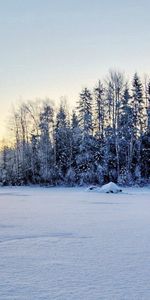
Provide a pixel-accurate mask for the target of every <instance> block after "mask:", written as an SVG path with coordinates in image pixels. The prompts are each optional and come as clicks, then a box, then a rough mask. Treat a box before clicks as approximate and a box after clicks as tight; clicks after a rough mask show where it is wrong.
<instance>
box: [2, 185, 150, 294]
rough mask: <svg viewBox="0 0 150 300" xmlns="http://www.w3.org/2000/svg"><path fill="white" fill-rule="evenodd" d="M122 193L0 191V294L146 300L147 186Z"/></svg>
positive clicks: (149, 260)
mask: <svg viewBox="0 0 150 300" xmlns="http://www.w3.org/2000/svg"><path fill="white" fill-rule="evenodd" d="M124 190H125V193H122V194H101V193H85V189H84V188H39V187H18V188H17V187H8V188H0V299H1V300H39V299H41V300H55V299H57V300H58V299H59V300H72V299H73V300H80V299H82V300H86V299H87V300H101V299H102V300H105V299H109V300H110V299H113V300H118V299H119V300H125V299H127V300H128V299H130V300H134V299H135V300H138V299H139V300H148V299H150V268H149V264H150V189H149V188H128V189H124Z"/></svg>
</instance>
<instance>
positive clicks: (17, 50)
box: [0, 0, 150, 132]
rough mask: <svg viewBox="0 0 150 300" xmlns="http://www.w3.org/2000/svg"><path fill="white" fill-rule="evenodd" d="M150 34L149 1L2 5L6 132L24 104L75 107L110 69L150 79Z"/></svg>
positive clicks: (28, 0) (1, 93) (9, 0)
mask: <svg viewBox="0 0 150 300" xmlns="http://www.w3.org/2000/svg"><path fill="white" fill-rule="evenodd" d="M149 32H150V1H149V0H136V1H135V0H133V1H132V0H126V1H121V0H120V1H119V0H114V1H112V0H0V108H1V121H0V126H1V128H2V125H3V123H4V119H5V116H6V115H7V110H8V108H9V107H10V106H11V103H15V101H16V100H18V99H20V98H23V99H34V98H36V97H41V98H44V97H45V96H49V97H50V98H52V99H54V100H56V101H58V100H59V98H60V97H61V96H67V98H68V101H69V102H70V104H71V103H74V101H75V99H76V98H77V97H78V93H79V92H80V90H81V88H82V87H84V86H85V85H87V86H89V87H92V86H93V84H95V82H96V81H97V80H98V79H99V78H100V77H104V76H105V74H106V73H107V71H108V69H109V68H117V69H120V70H123V71H126V72H127V73H130V74H131V75H132V73H134V72H135V71H138V72H141V73H142V74H143V73H149V67H150V33H149ZM1 132H2V129H1Z"/></svg>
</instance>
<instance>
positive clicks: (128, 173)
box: [0, 71, 150, 185]
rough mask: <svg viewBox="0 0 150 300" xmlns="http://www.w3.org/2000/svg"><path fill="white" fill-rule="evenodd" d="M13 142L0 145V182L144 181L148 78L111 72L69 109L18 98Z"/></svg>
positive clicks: (148, 156) (149, 161) (148, 159)
mask: <svg viewBox="0 0 150 300" xmlns="http://www.w3.org/2000/svg"><path fill="white" fill-rule="evenodd" d="M10 135H11V141H13V144H12V146H10V145H9V146H8V145H5V144H4V145H3V147H2V150H1V168H0V182H1V183H2V184H3V185H6V184H12V185H20V184H29V183H32V184H50V185H58V184H66V185H76V184H77V185H83V184H100V185H101V184H103V183H106V182H108V181H114V182H118V183H121V184H134V183H136V184H142V183H146V182H148V180H149V175H150V82H147V83H144V84H143V83H142V82H141V80H140V78H139V76H138V75H137V74H135V75H134V77H133V80H132V83H131V84H129V83H128V82H127V81H126V80H125V78H124V75H123V74H122V73H120V72H115V71H112V72H110V73H109V75H108V76H107V79H106V80H105V81H104V82H101V81H99V82H98V83H97V85H96V86H95V87H94V89H93V90H92V91H90V90H89V89H88V88H84V89H83V90H82V91H81V93H80V95H79V99H78V100H77V104H76V108H75V109H74V111H73V112H72V113H71V114H70V113H69V112H68V109H67V104H66V103H64V102H61V104H60V107H59V108H57V109H55V106H54V104H53V103H52V102H51V101H50V100H45V101H40V102H26V103H22V104H21V105H20V106H19V107H18V108H17V109H16V110H15V111H14V112H13V114H12V116H11V125H10Z"/></svg>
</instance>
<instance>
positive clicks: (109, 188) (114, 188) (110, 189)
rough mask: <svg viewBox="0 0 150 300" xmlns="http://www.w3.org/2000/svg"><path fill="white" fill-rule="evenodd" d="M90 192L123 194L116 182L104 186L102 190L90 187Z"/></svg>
mask: <svg viewBox="0 0 150 300" xmlns="http://www.w3.org/2000/svg"><path fill="white" fill-rule="evenodd" d="M88 191H96V192H99V193H115V194H116V193H121V192H122V189H121V188H120V187H119V186H118V185H117V184H115V183H114V182H109V183H107V184H104V185H103V186H102V187H101V188H99V187H96V186H90V187H89V188H88Z"/></svg>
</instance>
